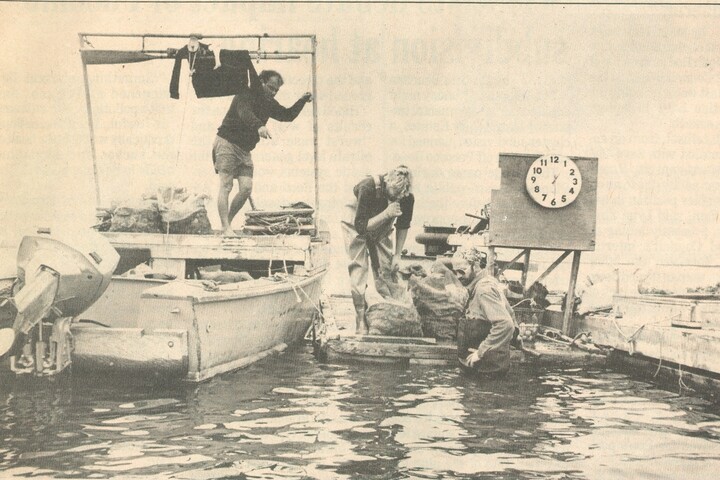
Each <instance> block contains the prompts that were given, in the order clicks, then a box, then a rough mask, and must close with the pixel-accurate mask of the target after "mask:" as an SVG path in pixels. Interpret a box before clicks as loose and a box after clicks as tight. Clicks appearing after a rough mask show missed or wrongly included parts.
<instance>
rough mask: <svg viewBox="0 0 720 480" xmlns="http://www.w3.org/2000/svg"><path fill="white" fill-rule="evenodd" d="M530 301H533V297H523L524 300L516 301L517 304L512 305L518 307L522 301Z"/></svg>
mask: <svg viewBox="0 0 720 480" xmlns="http://www.w3.org/2000/svg"><path fill="white" fill-rule="evenodd" d="M530 301H532V299H531V298H523V299H522V300H520V301H519V302H518V303H516V304H515V305H512V308H515V307H517V306H518V305H520V304H521V303H525V302H530Z"/></svg>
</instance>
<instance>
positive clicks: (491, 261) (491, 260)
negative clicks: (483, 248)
mask: <svg viewBox="0 0 720 480" xmlns="http://www.w3.org/2000/svg"><path fill="white" fill-rule="evenodd" d="M496 258H497V255H495V247H488V256H487V265H486V266H485V268H487V269H488V271H489V272H490V273H491V274H492V276H493V277H494V276H495V259H496Z"/></svg>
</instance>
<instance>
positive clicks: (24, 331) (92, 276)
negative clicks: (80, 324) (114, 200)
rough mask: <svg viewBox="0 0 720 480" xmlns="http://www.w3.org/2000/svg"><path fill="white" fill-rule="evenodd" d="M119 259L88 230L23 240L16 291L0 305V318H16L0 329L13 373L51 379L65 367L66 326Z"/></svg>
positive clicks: (68, 341) (69, 337)
mask: <svg viewBox="0 0 720 480" xmlns="http://www.w3.org/2000/svg"><path fill="white" fill-rule="evenodd" d="M43 233H46V234H43ZM119 260H120V256H119V255H118V253H117V252H116V251H115V249H114V248H113V247H112V245H110V242H108V241H107V240H106V239H105V238H104V237H102V236H101V235H100V234H98V233H97V232H95V231H93V230H89V229H88V230H83V231H69V232H57V233H56V234H54V235H52V236H51V235H50V232H49V230H48V231H46V232H42V231H38V235H33V236H26V237H24V238H23V239H22V242H21V243H20V248H19V250H18V255H17V285H16V286H15V289H14V292H15V293H14V295H13V296H12V297H10V298H9V299H6V300H4V301H0V310H2V312H3V316H4V317H8V316H10V318H12V317H14V319H15V320H14V322H13V325H12V328H2V329H0V356H3V355H5V354H7V353H8V352H10V355H11V357H10V368H11V369H12V370H13V371H14V372H16V373H36V374H44V375H53V374H56V373H59V372H61V371H62V370H63V369H65V368H66V367H67V366H68V365H70V362H71V358H70V354H71V352H72V335H71V333H70V323H71V322H72V319H73V318H74V317H76V316H78V315H80V314H81V313H82V312H84V311H85V310H86V309H87V308H88V307H90V306H91V305H92V304H93V303H95V301H96V300H97V299H98V298H99V297H100V295H102V294H103V292H105V289H106V288H107V286H108V285H109V283H110V279H111V277H112V274H113V272H114V271H115V267H117V264H118V262H119Z"/></svg>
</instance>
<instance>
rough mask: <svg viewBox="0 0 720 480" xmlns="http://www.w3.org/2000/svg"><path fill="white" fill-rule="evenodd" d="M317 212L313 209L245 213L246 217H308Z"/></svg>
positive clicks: (285, 209)
mask: <svg viewBox="0 0 720 480" xmlns="http://www.w3.org/2000/svg"><path fill="white" fill-rule="evenodd" d="M314 211H315V209H313V208H283V209H280V210H251V211H249V212H245V216H246V217H263V216H269V215H272V216H282V215H307V214H312V213H313V212H314Z"/></svg>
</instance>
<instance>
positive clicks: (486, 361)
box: [452, 247, 516, 376]
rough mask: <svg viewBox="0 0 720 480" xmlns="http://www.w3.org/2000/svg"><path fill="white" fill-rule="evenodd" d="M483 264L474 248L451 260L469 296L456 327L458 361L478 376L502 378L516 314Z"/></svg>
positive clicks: (514, 327) (461, 251) (507, 360)
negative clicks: (462, 315)
mask: <svg viewBox="0 0 720 480" xmlns="http://www.w3.org/2000/svg"><path fill="white" fill-rule="evenodd" d="M485 261H486V259H485V256H484V253H483V252H481V251H480V250H478V249H477V248H476V247H463V248H460V249H458V250H457V251H456V252H455V254H454V255H453V257H452V268H453V271H454V272H455V275H457V277H458V280H460V283H462V284H463V285H464V286H465V287H466V288H467V289H468V293H469V299H468V302H467V306H466V308H465V315H464V318H461V319H460V322H459V324H458V335H457V344H458V360H459V361H460V363H461V364H462V365H463V366H464V367H466V368H468V369H472V370H474V371H475V372H477V373H481V374H487V375H492V376H494V375H503V374H505V373H507V371H508V369H509V368H510V343H511V342H512V340H513V337H514V335H515V330H516V322H515V314H514V312H513V310H512V307H511V306H510V304H509V303H508V301H507V298H505V294H504V293H503V289H502V287H501V286H500V284H499V282H498V281H497V280H496V279H495V278H494V277H493V276H492V274H491V273H490V271H489V270H488V269H487V268H485Z"/></svg>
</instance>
